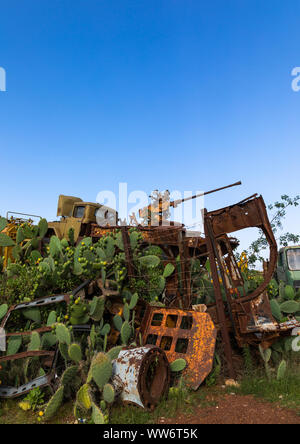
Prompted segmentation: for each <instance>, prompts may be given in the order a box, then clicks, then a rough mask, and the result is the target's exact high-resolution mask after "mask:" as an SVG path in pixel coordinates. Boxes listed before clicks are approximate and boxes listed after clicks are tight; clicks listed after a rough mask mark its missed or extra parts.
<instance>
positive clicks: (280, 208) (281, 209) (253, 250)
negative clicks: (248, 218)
mask: <svg viewBox="0 0 300 444" xmlns="http://www.w3.org/2000/svg"><path fill="white" fill-rule="evenodd" d="M299 203H300V196H296V197H293V198H291V197H289V196H287V195H286V194H284V195H282V196H281V200H279V201H276V202H275V203H274V204H270V205H268V210H269V212H270V213H271V215H269V219H270V223H271V227H272V230H273V232H274V235H275V237H276V240H277V242H278V245H279V246H280V247H286V246H288V245H289V244H291V243H293V244H297V243H299V242H300V235H298V234H293V233H289V232H286V233H283V234H281V235H279V232H280V231H281V230H283V221H284V219H285V217H286V213H287V209H288V208H289V207H297V206H298V205H299ZM267 248H268V241H267V239H266V237H265V235H264V233H263V232H262V230H260V232H259V237H258V238H257V239H256V240H255V241H254V242H252V243H251V244H250V246H249V248H248V249H247V250H246V253H247V256H248V261H249V265H252V266H254V264H255V263H256V262H257V261H260V262H262V261H263V260H264V257H263V256H262V254H263V252H264V251H265V250H266V249H267Z"/></svg>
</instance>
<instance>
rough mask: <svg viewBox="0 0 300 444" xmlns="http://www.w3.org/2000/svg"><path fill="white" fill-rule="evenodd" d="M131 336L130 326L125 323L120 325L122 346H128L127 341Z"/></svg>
mask: <svg viewBox="0 0 300 444" xmlns="http://www.w3.org/2000/svg"><path fill="white" fill-rule="evenodd" d="M131 335H132V329H131V326H130V324H129V323H128V322H127V321H125V322H124V323H123V325H122V328H121V339H122V344H125V345H126V344H128V342H129V339H130V338H131Z"/></svg>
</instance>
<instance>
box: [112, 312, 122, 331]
mask: <svg viewBox="0 0 300 444" xmlns="http://www.w3.org/2000/svg"><path fill="white" fill-rule="evenodd" d="M113 323H114V326H115V327H116V329H117V330H119V331H121V329H122V325H123V320H122V318H121V316H119V315H115V316H114V317H113Z"/></svg>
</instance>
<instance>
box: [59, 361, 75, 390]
mask: <svg viewBox="0 0 300 444" xmlns="http://www.w3.org/2000/svg"><path fill="white" fill-rule="evenodd" d="M77 372H78V366H77V365H72V366H70V367H67V368H66V370H65V371H64V372H63V374H62V377H61V383H62V385H63V386H64V387H70V386H72V385H73V384H74V380H75V377H76V375H77Z"/></svg>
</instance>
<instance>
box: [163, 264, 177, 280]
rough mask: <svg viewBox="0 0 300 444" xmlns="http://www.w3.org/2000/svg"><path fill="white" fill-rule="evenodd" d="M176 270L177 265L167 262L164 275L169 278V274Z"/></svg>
mask: <svg viewBox="0 0 300 444" xmlns="http://www.w3.org/2000/svg"><path fill="white" fill-rule="evenodd" d="M174 270H175V267H174V265H173V264H170V263H169V264H167V265H166V266H165V269H164V272H163V277H164V278H167V277H169V276H171V274H172V273H173V271H174Z"/></svg>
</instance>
